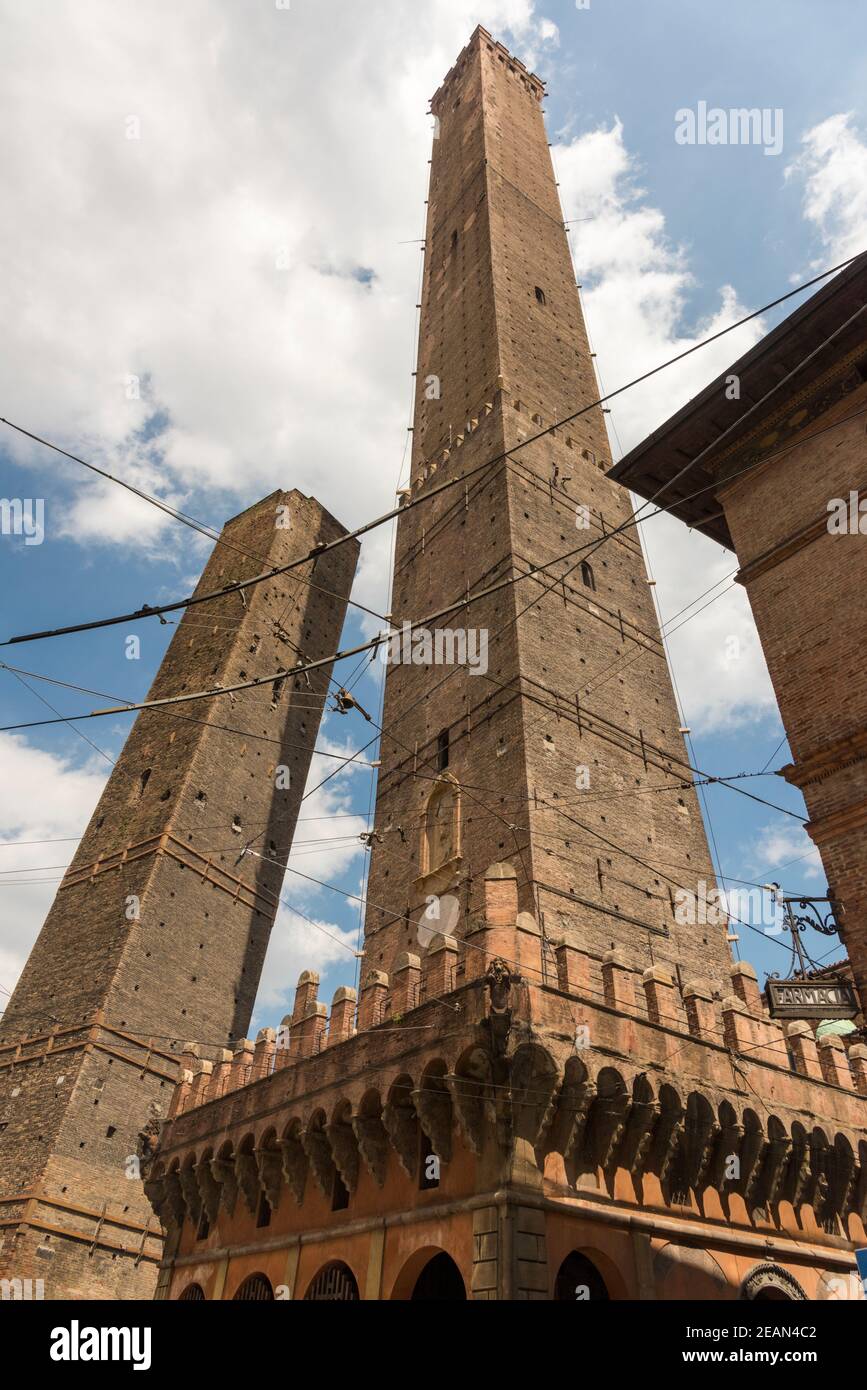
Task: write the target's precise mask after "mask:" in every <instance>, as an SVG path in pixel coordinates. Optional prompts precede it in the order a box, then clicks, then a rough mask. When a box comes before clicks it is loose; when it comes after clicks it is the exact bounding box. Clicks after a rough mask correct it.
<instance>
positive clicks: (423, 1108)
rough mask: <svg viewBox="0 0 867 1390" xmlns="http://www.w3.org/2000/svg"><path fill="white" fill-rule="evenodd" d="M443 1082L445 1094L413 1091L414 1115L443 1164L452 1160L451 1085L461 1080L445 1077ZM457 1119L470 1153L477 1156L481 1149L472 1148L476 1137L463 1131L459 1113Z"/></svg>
mask: <svg viewBox="0 0 867 1390" xmlns="http://www.w3.org/2000/svg"><path fill="white" fill-rule="evenodd" d="M445 1080H446V1086H447V1087H449V1091H447V1093H446V1091H438V1090H428V1088H420V1090H415V1091H413V1104H414V1106H415V1113H417V1115H418V1120H420V1123H421V1127H422V1130H424V1131H425V1134H427V1136H428V1138H429V1140H431V1144H432V1145H433V1152H435V1154H436V1156H438V1158H439V1159H442V1162H443V1163H447V1162H449V1159H450V1158H452V1109H453V1102H452V1097H453V1095H454V1091H453V1083H454V1081H460V1080H463V1079H461V1077H454V1076H446V1079H445ZM457 1118H459V1123H461V1129H463V1131H464V1136H465V1138H467V1143H468V1144H470V1145H471V1147H472V1151H474V1152H475V1154H479V1152H481V1148H474V1143H475V1141H477V1137H474V1136H471V1134H470V1133H468V1131H467V1130H465V1129H464V1125H463V1120H464V1116H463V1113H461V1112H460V1111H459V1113H457Z"/></svg>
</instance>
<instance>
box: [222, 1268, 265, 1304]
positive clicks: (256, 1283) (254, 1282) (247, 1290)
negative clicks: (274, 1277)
mask: <svg viewBox="0 0 867 1390" xmlns="http://www.w3.org/2000/svg"><path fill="white" fill-rule="evenodd" d="M232 1302H233V1303H273V1302H274V1290H273V1289H272V1288H271V1281H270V1279H266V1278H265V1275H264V1274H249V1275H248V1276H247V1278H246V1279H245V1280H244V1282H243V1284H241V1285H240V1286H239V1287H238V1288H237V1289H236V1290H235V1294H234V1296H233V1298H232Z"/></svg>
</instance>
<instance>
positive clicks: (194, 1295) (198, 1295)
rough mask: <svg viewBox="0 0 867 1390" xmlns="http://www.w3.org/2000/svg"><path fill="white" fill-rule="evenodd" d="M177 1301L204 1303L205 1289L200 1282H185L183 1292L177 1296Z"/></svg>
mask: <svg viewBox="0 0 867 1390" xmlns="http://www.w3.org/2000/svg"><path fill="white" fill-rule="evenodd" d="M178 1302H179V1303H204V1302H205V1290H204V1289H203V1288H202V1286H201V1284H187V1287H186V1288H185V1289H184V1291H183V1293H182V1294H181V1295H180V1297H179V1298H178Z"/></svg>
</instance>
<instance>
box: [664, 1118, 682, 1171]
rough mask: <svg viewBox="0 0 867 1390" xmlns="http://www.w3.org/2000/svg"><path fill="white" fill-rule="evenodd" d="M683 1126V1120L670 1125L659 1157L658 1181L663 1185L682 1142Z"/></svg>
mask: <svg viewBox="0 0 867 1390" xmlns="http://www.w3.org/2000/svg"><path fill="white" fill-rule="evenodd" d="M683 1133H684V1124H683V1120H675V1121H674V1123H673V1124H672V1125H671V1127H670V1129H669V1131H668V1136H667V1139H666V1142H665V1148H664V1150H663V1152H662V1154H661V1156H660V1163H659V1181H660V1183H665V1182H666V1180H667V1179H668V1178H669V1177H670V1175H671V1170H672V1167H673V1166H674V1161H675V1159H676V1158H677V1155H678V1152H679V1150H680V1146H681V1143H682V1141H683Z"/></svg>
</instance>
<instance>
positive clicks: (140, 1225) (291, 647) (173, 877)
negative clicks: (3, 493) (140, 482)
mask: <svg viewBox="0 0 867 1390" xmlns="http://www.w3.org/2000/svg"><path fill="white" fill-rule="evenodd" d="M345 534H346V533H345V531H344V530H343V528H342V527H340V526H339V524H338V523H337V522H336V521H335V520H334V518H333V517H331V516H329V514H328V513H327V512H326V511H324V510H323V508H322V507H321V506H320V505H319V503H318V502H316V501H315V500H314V499H313V498H310V497H305V496H303V495H302V494H301V493H299V492H289V493H285V492H275V493H273V494H272V495H271V496H270V497H266V498H264V499H263V500H262V501H261V502H259V503H257V504H256V505H255V506H253V507H251V508H249V509H248V510H247V511H245V512H242V513H241V515H239V516H236V517H234V518H233V519H232V520H231V521H229V522H228V523H227V524H226V526H225V527H224V529H223V531H222V534H221V536H220V539H219V541H218V542H217V544H216V546H215V548H214V551H213V554H212V556H211V558H210V560H209V561H208V563H207V565H206V567H205V570H204V573H203V575H202V577H201V580H200V582H199V585H198V587H197V589H196V594H197V595H199V594H205V593H211V592H213V591H215V590H219V589H221V588H223V587H224V586H226V585H230V584H233V583H235V582H237V581H239V580H244V579H248V578H251V577H253V576H255V575H259V574H262V573H265V572H267V571H270V570H271V569H273V568H276V567H279V566H283V565H286V564H288V563H290V562H291V561H293V560H298V559H301V558H302V557H304V556H307V555H308V554H309V553H310V552H311V551H312V550H313V549H314V548H315V547H317V546H319V545H320V544H327V543H328V542H331V541H334V540H336V539H337V538H339V537H341V536H343V535H345ZM357 554H358V543H357V542H356V541H354V540H352V541H347V543H346V544H345V545H340V546H338V547H337V548H335V549H334V550H331V551H328V552H326V553H325V554H323V555H320V556H316V557H314V558H313V559H312V560H309V561H307V562H306V563H305V564H303V565H301V566H300V567H298V568H296V569H292V570H290V571H289V572H288V573H284V574H278V575H275V576H274V577H273V578H269V579H267V580H265V581H263V582H262V583H259V584H256V585H254V586H251V587H249V588H246V589H244V590H242V591H237V590H236V591H235V592H233V593H231V594H227V595H225V596H224V597H221V598H217V599H215V600H213V601H210V602H207V603H203V604H198V605H195V606H193V607H190V608H188V609H187V611H186V613H185V614H184V617H183V618H182V620H181V622H180V624H179V626H178V629H177V632H176V633H175V636H174V638H173V639H172V642H171V644H170V646H169V648H168V651H167V652H166V655H165V658H164V660H163V663H162V665H161V667H160V670H159V673H158V675H157V677H156V680H155V681H154V684H153V686H152V688H151V691H150V696H149V698H150V699H159V698H163V697H167V696H172V695H179V694H183V693H187V692H189V693H192V692H195V691H200V690H209V689H215V688H219V687H221V686H231V685H234V684H237V683H240V682H243V681H244V680H251V679H253V678H255V677H256V676H268V675H272V674H273V673H274V672H276V671H280V670H285V671H286V676H285V678H283V679H282V680H279V681H277V682H276V683H273V682H272V683H269V684H267V685H263V686H262V687H261V689H248V690H245V691H239V692H238V693H237V694H229V693H227V694H226V695H225V696H221V697H218V698H214V699H202V700H195V701H191V702H189V703H182V704H176V705H170V706H168V707H167V708H166V709H165V710H146V711H143V712H142V713H141V714H140V715H139V717H138V718H137V720H136V722H135V724H134V726H133V728H132V731H131V733H130V735H129V738H128V739H127V742H126V744H125V746H124V749H123V752H122V754H121V756H120V758H119V760H118V762H117V765H116V766H115V768H114V771H113V772H112V775H111V777H110V779H109V781H108V784H107V786H106V788H105V790H104V792H103V794H102V796H101V798H100V801H99V804H98V806H97V808H96V811H95V812H94V814H93V816H92V818H91V821H90V824H89V825H88V827H87V830H86V831H85V834H84V836H83V838H82V840H81V843H80V845H79V848H78V850H77V851H76V854H75V856H74V858H73V861H72V863H71V865H70V866H69V869H68V870H67V872H66V875H65V877H64V879H63V882H62V883H61V885H60V887H59V889H58V892H57V897H56V898H55V901H54V904H53V906H52V908H51V910H50V912H49V914H48V917H47V919H46V921H45V925H44V926H43V928H42V931H41V932H40V935H39V938H38V940H37V942H36V944H35V946H34V948H33V951H32V953H31V955H30V958H29V960H28V962H27V964H26V966H25V968H24V971H23V972H22V975H21V979H20V981H19V983H18V986H17V988H16V990H15V993H14V994H13V996H12V998H11V999H10V1001H9V1004H8V1006H7V1008H6V1012H5V1015H4V1017H3V1020H2V1026H0V1276H2V1277H3V1278H7V1279H28V1278H30V1279H42V1280H43V1283H44V1287H45V1295H46V1297H47V1298H55V1299H56V1298H92V1297H103V1298H107V1297H117V1298H147V1297H149V1296H150V1295H151V1293H152V1292H153V1287H154V1280H155V1277H156V1265H157V1262H158V1261H159V1258H160V1252H161V1248H162V1236H161V1232H160V1230H159V1227H158V1225H157V1224H156V1223H155V1222H154V1220H153V1217H152V1214H151V1212H150V1208H149V1206H148V1203H147V1201H146V1199H145V1197H144V1194H143V1191H142V1186H141V1182H140V1181H139V1180H137V1176H136V1175H137V1173H138V1172H139V1160H140V1159H141V1158H142V1157H143V1156H145V1155H146V1153H147V1147H148V1137H149V1136H152V1134H153V1132H154V1131H155V1129H156V1127H157V1122H158V1121H159V1120H160V1118H162V1117H164V1116H165V1113H166V1110H167V1106H168V1100H169V1097H170V1094H171V1089H172V1085H173V1081H174V1076H175V1072H176V1068H177V1060H176V1055H177V1052H178V1051H179V1041H178V1040H183V1039H184V1038H187V1037H194V1038H197V1039H201V1040H202V1041H203V1044H204V1045H205V1050H206V1051H207V1050H208V1048H209V1047H213V1046H214V1045H215V1044H219V1043H224V1044H226V1045H227V1046H229V1047H231V1046H232V1044H233V1041H236V1042H238V1044H239V1045H243V1038H244V1034H245V1032H246V1029H247V1026H248V1024H249V1021H250V1015H251V1013H252V1009H253V1003H254V1000H255V996H256V988H257V985H258V982H259V976H260V973H261V969H262V963H263V960H264V957H265V950H266V947H267V945H268V937H269V934H270V931H271V927H272V925H273V921H274V917H275V914H276V911H277V907H278V902H279V894H280V887H281V882H282V870H281V869H280V868H279V866H278V863H275V861H281V862H285V859H286V858H287V856H288V853H289V849H290V846H291V842H292V835H293V832H294V827H295V821H296V818H297V815H298V806H299V802H300V799H301V796H302V794H303V791H304V783H305V780H306V775H307V770H308V767H309V764H310V757H311V753H312V751H313V745H314V741H315V738H316V734H317V730H318V728H319V720H320V717H321V713H322V708H323V704H324V700H325V695H326V692H327V688H328V680H329V676H330V670H331V668H330V666H328V667H321V668H319V669H318V670H316V671H313V672H310V673H309V677H308V676H302V677H295V676H293V675H292V668H293V667H294V666H295V665H296V664H298V662H299V661H301V660H302V659H304V660H314V659H316V658H318V657H322V656H325V655H327V654H328V653H330V652H333V651H335V650H336V647H337V643H338V639H339V636H340V630H341V626H342V623H343V618H344V614H345V610H346V602H347V598H348V595H349V590H350V587H351V584H352V578H353V574H354V570H355V564H356V559H357ZM119 640H120V639H119ZM248 843H251V844H253V845H254V846H257V847H259V848H260V849H261V851H262V855H263V856H264V857H258V858H254V857H252V856H249V855H248V856H245V857H244V856H242V854H241V851H242V849H243V848H244V846H245V845H246V844H248Z"/></svg>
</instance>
